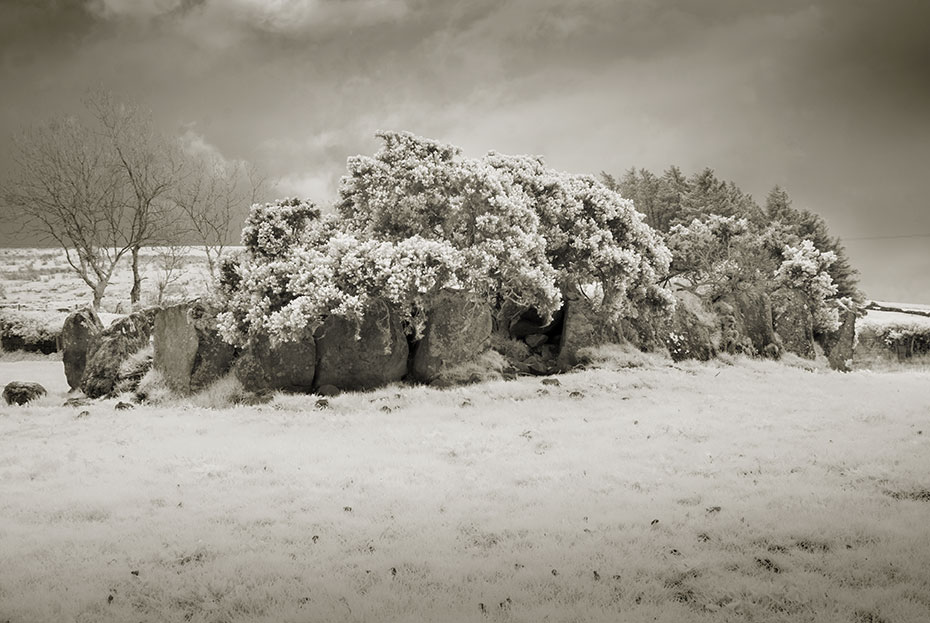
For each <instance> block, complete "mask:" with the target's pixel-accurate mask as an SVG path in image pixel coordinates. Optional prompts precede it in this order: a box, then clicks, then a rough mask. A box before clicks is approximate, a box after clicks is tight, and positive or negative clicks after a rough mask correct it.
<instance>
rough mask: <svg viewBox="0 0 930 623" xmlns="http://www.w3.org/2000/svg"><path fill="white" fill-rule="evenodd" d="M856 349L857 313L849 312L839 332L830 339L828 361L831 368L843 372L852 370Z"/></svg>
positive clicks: (845, 315) (844, 317)
mask: <svg viewBox="0 0 930 623" xmlns="http://www.w3.org/2000/svg"><path fill="white" fill-rule="evenodd" d="M855 347H856V311H855V310H849V311H847V312H846V313H845V314H844V315H843V323H842V324H841V325H840V328H839V330H837V331H836V332H835V333H834V334H832V335H831V336H830V338H829V351H828V352H827V359H828V360H829V362H830V367H831V368H833V369H834V370H839V371H841V372H849V371H850V370H852V361H853V355H854V354H855Z"/></svg>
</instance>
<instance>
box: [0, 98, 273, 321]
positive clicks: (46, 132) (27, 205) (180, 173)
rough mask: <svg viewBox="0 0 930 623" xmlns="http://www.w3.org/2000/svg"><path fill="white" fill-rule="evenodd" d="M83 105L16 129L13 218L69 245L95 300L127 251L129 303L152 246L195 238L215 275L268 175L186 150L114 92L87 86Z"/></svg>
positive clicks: (6, 197) (9, 192)
mask: <svg viewBox="0 0 930 623" xmlns="http://www.w3.org/2000/svg"><path fill="white" fill-rule="evenodd" d="M81 113H82V114H81V116H65V117H61V118H57V119H52V120H50V121H48V122H46V123H43V124H40V125H36V126H32V127H28V128H24V129H23V130H22V131H21V132H20V133H19V135H18V136H16V137H15V139H14V149H13V154H12V155H13V161H14V165H15V166H14V171H13V173H12V174H11V176H10V177H9V178H8V179H6V180H4V181H3V183H2V186H0V198H2V201H3V202H4V205H5V207H6V209H7V210H8V211H11V214H8V215H7V217H8V218H10V219H11V220H12V221H14V222H15V223H16V225H17V226H19V227H21V228H22V230H23V231H24V232H25V233H28V234H31V235H33V236H38V238H39V239H40V241H41V242H51V243H54V244H56V245H57V246H59V247H61V248H62V249H63V250H64V253H65V257H66V260H67V262H68V264H69V265H70V266H71V268H72V269H73V270H74V271H75V272H76V273H77V274H78V275H79V276H80V278H81V279H82V280H83V281H84V283H86V284H87V286H88V287H89V288H90V290H91V292H92V293H93V306H94V308H95V309H99V307H100V304H101V301H102V299H103V296H104V293H105V291H106V289H107V286H108V285H109V283H110V280H111V279H112V277H113V274H114V272H115V270H116V267H117V265H118V264H119V262H120V261H121V260H123V259H124V258H127V257H128V258H129V261H130V265H131V269H132V278H133V279H132V289H131V290H130V302H131V304H132V306H133V307H134V308H136V307H138V306H139V305H140V302H141V293H142V279H143V276H142V273H141V270H140V251H141V250H142V249H143V248H145V247H152V246H168V247H173V246H174V245H178V244H181V243H184V242H193V243H194V244H196V245H198V246H200V247H201V248H202V249H203V251H204V253H205V255H206V260H207V267H208V270H209V272H210V275H211V277H213V278H216V275H217V270H218V262H219V260H220V257H221V256H222V255H223V252H224V249H225V247H226V245H227V244H228V241H229V239H230V236H231V235H233V234H234V233H235V231H234V229H235V227H236V225H237V221H241V219H242V218H243V217H244V215H245V213H246V212H247V209H248V206H250V205H252V204H253V203H255V201H256V200H257V199H258V195H259V193H260V192H261V191H262V188H263V186H264V184H265V180H264V178H263V177H262V176H261V175H260V174H259V173H258V172H257V170H256V169H255V168H254V167H253V166H251V165H249V164H248V163H245V162H239V161H234V162H229V161H226V160H224V159H223V158H221V157H219V156H218V155H216V154H213V153H209V152H208V151H205V150H201V151H200V152H199V153H198V152H196V151H193V150H190V149H185V148H184V146H183V145H182V143H181V141H180V138H179V137H171V136H168V135H166V134H165V133H164V132H161V131H160V130H159V129H158V128H157V127H156V125H155V123H154V120H153V118H152V115H151V113H150V112H149V111H147V110H146V109H144V108H143V107H141V106H140V105H139V104H137V103H134V102H131V101H127V100H124V99H121V98H118V97H117V96H115V95H114V94H112V93H110V92H107V91H103V90H98V91H94V92H91V93H90V94H88V96H87V97H86V98H85V100H84V107H83V110H82V111H81ZM165 262H166V270H168V271H170V270H171V269H172V266H173V265H174V266H176V263H177V257H174V258H172V257H171V252H168V255H167V256H166V258H165ZM172 263H173V264H172ZM160 285H161V286H163V285H165V284H160Z"/></svg>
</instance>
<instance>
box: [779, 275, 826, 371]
mask: <svg viewBox="0 0 930 623" xmlns="http://www.w3.org/2000/svg"><path fill="white" fill-rule="evenodd" d="M772 319H773V321H774V323H775V333H776V334H778V336H779V337H780V338H781V342H782V345H783V346H784V347H785V350H786V351H788V352H789V353H794V354H796V355H798V356H799V357H804V358H805V359H814V357H816V351H815V350H814V315H813V312H812V311H811V306H810V304H809V303H808V300H807V297H806V296H805V295H804V294H803V293H802V292H798V291H797V290H779V291H778V292H776V293H775V294H773V295H772Z"/></svg>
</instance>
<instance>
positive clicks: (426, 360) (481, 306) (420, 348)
mask: <svg viewBox="0 0 930 623" xmlns="http://www.w3.org/2000/svg"><path fill="white" fill-rule="evenodd" d="M490 342H491V309H490V307H489V306H488V305H486V304H485V303H482V302H478V301H473V300H470V298H469V296H468V295H467V294H466V293H464V292H452V291H445V292H442V293H440V295H439V297H438V298H437V301H436V303H435V304H434V305H433V308H432V309H431V310H430V312H429V320H428V321H427V325H426V332H425V333H424V335H423V338H422V339H421V340H420V342H419V344H418V345H417V347H416V352H415V353H414V355H413V367H412V373H413V378H415V379H416V380H418V381H423V382H425V383H429V382H430V381H433V380H435V379H437V378H439V377H440V376H442V373H443V372H444V371H446V370H448V369H450V368H453V367H455V366H457V365H459V364H462V363H465V362H467V361H471V360H473V359H474V358H475V357H477V356H478V355H480V354H481V353H483V352H484V351H486V350H487V349H488V347H489V346H490Z"/></svg>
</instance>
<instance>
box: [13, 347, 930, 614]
mask: <svg viewBox="0 0 930 623" xmlns="http://www.w3.org/2000/svg"><path fill="white" fill-rule="evenodd" d="M593 359H595V360H596V361H597V365H598V366H599V367H598V368H597V369H592V370H587V371H583V372H576V373H572V374H568V375H563V376H561V377H559V378H558V381H559V384H558V385H554V384H546V385H544V384H543V382H542V381H541V380H540V379H532V378H528V379H521V380H518V381H513V382H507V383H505V382H488V383H482V384H478V385H472V386H469V387H466V388H461V389H453V390H445V391H439V390H433V389H429V388H424V387H400V386H396V387H389V388H384V389H382V390H379V391H375V392H371V393H353V394H345V395H341V396H338V397H334V398H328V399H327V401H328V406H326V407H324V406H323V405H322V404H320V405H318V403H317V398H316V397H312V396H289V395H277V396H275V397H274V399H273V400H272V401H271V402H270V403H268V404H265V405H261V406H251V407H244V406H243V407H236V408H227V409H221V410H217V409H205V408H200V407H195V406H193V404H192V403H191V402H181V403H177V404H175V405H173V406H163V407H137V408H135V409H133V410H129V411H115V410H114V409H113V405H114V402H115V401H104V402H100V403H95V404H94V405H92V406H90V407H83V408H77V409H65V408H61V407H58V406H57V405H58V404H60V402H61V399H62V397H63V396H62V395H56V396H52V397H49V398H48V399H47V400H46V401H44V402H41V403H39V405H38V406H32V407H24V408H5V409H3V410H2V414H0V447H2V452H0V621H7V620H9V621H10V622H11V623H20V622H29V621H153V622H154V621H169V622H170V621H177V622H183V621H195V622H200V621H211V622H217V623H218V622H221V621H225V622H233V621H276V622H277V621H295V622H296V621H336V620H339V621H482V622H483V621H508V622H509V621H546V620H549V621H668V622H672V621H675V622H678V621H756V622H773V621H792V622H794V621H823V622H828V621H829V622H850V623H863V622H866V621H869V622H872V623H876V622H879V621H887V622H889V623H892V622H894V623H900V622H905V623H906V622H918V621H927V620H930V575H928V574H927V571H926V570H927V569H928V568H930V529H928V521H927V518H928V517H930V501H928V500H927V499H926V497H924V494H925V493H926V492H927V490H928V489H930V403H928V398H927V396H928V391H927V388H928V387H930V374H928V373H926V372H920V371H916V372H915V371H908V372H898V373H894V374H885V373H874V372H854V373H850V374H845V375H844V374H838V373H832V372H828V371H823V370H819V369H812V370H805V369H803V368H801V367H792V366H788V365H785V364H784V363H775V362H767V361H758V362H757V361H747V360H743V359H739V358H731V359H727V360H726V361H716V362H710V363H707V364H697V363H680V364H674V365H671V364H669V362H668V361H666V360H662V359H660V358H656V357H651V356H648V355H644V354H642V353H635V354H633V353H629V352H622V351H621V352H610V353H607V354H606V355H605V354H602V356H600V357H594V358H593ZM39 363H42V362H39ZM59 365H60V364H59ZM84 409H87V410H88V411H89V415H86V416H83V417H78V414H79V412H80V411H82V410H84Z"/></svg>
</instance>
